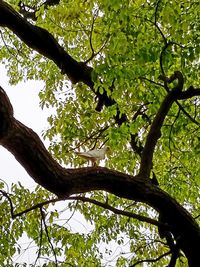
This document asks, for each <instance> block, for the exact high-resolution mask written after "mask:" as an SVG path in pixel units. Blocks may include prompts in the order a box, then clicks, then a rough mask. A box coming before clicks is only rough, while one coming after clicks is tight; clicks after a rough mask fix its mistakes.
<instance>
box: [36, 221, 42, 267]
mask: <svg viewBox="0 0 200 267" xmlns="http://www.w3.org/2000/svg"><path fill="white" fill-rule="evenodd" d="M42 236H43V227H42V217H41V220H40V244H39V250H38V254H37V258H36V260H35V263H34V266H36V263H37V261H38V259H39V258H40V255H41V249H42Z"/></svg>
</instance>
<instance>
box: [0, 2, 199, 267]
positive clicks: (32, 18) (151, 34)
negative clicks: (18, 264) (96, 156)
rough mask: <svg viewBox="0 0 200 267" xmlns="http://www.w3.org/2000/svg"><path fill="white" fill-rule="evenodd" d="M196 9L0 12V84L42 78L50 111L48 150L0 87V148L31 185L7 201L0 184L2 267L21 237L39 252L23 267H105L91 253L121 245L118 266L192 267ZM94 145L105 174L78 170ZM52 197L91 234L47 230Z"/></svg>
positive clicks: (75, 6)
mask: <svg viewBox="0 0 200 267" xmlns="http://www.w3.org/2000/svg"><path fill="white" fill-rule="evenodd" d="M198 7H199V5H198V1H191V0H190V1H186V0H183V1H165V0H158V1H153V0H152V1H144V0H137V1H127V0H120V1H119V0H112V1H111V0H106V1H104V0H99V1H95V0H91V1H87V0H86V1H78V0H77V1H71V0H69V1H59V0H57V1H53V0H47V1H45V2H42V1H33V0H32V1H31V0H30V1H28V0H27V1H9V3H6V2H4V1H0V26H1V37H2V42H1V52H0V55H1V62H3V63H4V64H5V65H6V67H7V71H8V76H9V78H10V83H12V84H16V83H18V82H19V81H21V80H22V79H23V80H29V79H33V80H42V81H44V82H45V88H44V90H43V91H41V92H40V98H41V106H42V107H44V106H47V107H53V108H54V109H55V110H56V114H52V116H51V117H49V119H48V122H49V125H50V127H49V130H48V131H47V132H46V133H45V135H44V136H45V138H48V139H49V140H50V146H49V151H47V150H46V149H45V147H44V145H43V143H42V141H41V140H40V139H39V137H38V136H37V134H36V133H34V132H33V130H31V129H30V128H28V127H26V126H25V125H23V124H22V123H20V122H19V121H17V120H16V119H15V118H14V117H13V107H12V105H11V103H10V101H9V99H8V97H7V95H6V93H5V91H4V90H3V88H1V90H0V121H1V123H0V144H1V145H2V146H3V147H5V148H6V149H8V150H9V151H10V152H11V153H12V154H13V155H14V156H15V157H16V160H18V161H19V162H20V164H21V165H22V166H23V167H24V168H25V169H26V171H27V172H28V173H29V175H30V176H31V177H32V178H33V179H34V180H35V181H36V183H37V184H38V187H37V188H36V189H35V191H34V192H30V191H29V190H28V189H26V188H24V187H23V186H21V185H20V183H19V184H17V185H13V187H12V194H11V195H9V194H8V192H6V191H5V188H4V186H5V185H4V183H3V182H2V183H1V195H2V198H1V218H2V219H1V220H2V226H1V238H2V242H1V244H2V245H1V248H2V252H1V255H0V262H1V265H4V266H15V265H14V264H15V263H14V262H13V260H12V257H13V255H14V254H15V253H18V254H20V253H21V251H20V247H19V246H17V241H18V240H19V238H20V237H21V236H22V234H23V233H26V234H27V235H28V237H29V238H30V239H32V240H34V242H35V243H36V245H37V246H38V255H37V258H36V260H35V264H34V265H33V266H39V265H37V264H38V262H39V261H38V260H39V258H40V257H47V258H49V259H48V260H47V261H46V262H45V263H44V264H43V266H55V265H56V266H104V265H105V266H106V263H105V261H103V256H104V255H103V254H104V253H103V252H104V251H103V250H101V249H100V244H101V243H102V242H103V244H104V248H106V249H107V247H109V248H110V249H111V244H113V242H114V244H115V246H114V247H116V246H117V245H121V246H122V247H123V245H124V244H125V243H128V249H129V254H127V255H128V256H127V255H124V254H123V253H121V254H120V253H119V255H118V257H117V259H116V266H136V265H138V266H169V267H171V266H190V267H196V266H197V264H198V262H199V247H200V229H199V225H198V222H199V217H200V216H199V214H200V207H199V205H198V202H199V185H200V179H199V174H200V167H199V166H200V159H199V151H200V150H199V147H200V146H199V124H200V122H199V116H200V113H199V110H198V108H199V103H200V101H199V95H200V88H199V84H198V78H199V50H200V48H199V40H200V39H199V31H200V26H199V11H198ZM104 144H106V145H108V146H109V147H110V153H109V154H108V155H107V160H106V162H105V164H106V166H105V167H100V166H95V167H82V164H83V163H84V161H83V160H82V159H81V158H78V157H77V155H76V154H75V153H74V151H76V150H78V149H82V150H87V149H93V148H100V147H102V146H103V145H104ZM60 164H65V165H67V166H70V167H68V168H64V167H62V166H61V165H60ZM55 195H56V198H55ZM61 200H63V201H65V205H66V206H67V208H68V209H69V210H70V211H71V213H72V215H71V216H73V212H79V213H80V214H82V215H83V216H84V218H85V220H86V221H87V222H88V223H90V224H91V225H92V230H91V232H90V233H88V234H82V233H73V231H70V229H69V227H67V226H64V225H59V224H58V223H56V221H55V219H56V218H57V217H58V216H59V213H58V212H57V211H56V210H53V211H52V207H51V210H50V209H49V207H50V205H51V204H52V203H55V202H58V201H61ZM11 220H13V222H12V224H11ZM8 232H10V233H11V234H10V235H9V237H8V236H7V234H8ZM107 253H108V254H109V253H111V251H108V250H107ZM52 256H53V260H52V258H51V257H52ZM51 260H52V261H53V262H54V263H53V262H52V261H51ZM145 262H146V265H144V263H145ZM107 266H108V264H107Z"/></svg>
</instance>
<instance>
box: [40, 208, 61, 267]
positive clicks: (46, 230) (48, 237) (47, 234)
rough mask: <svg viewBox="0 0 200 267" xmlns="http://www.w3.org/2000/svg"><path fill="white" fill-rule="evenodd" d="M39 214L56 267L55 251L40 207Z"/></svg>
mask: <svg viewBox="0 0 200 267" xmlns="http://www.w3.org/2000/svg"><path fill="white" fill-rule="evenodd" d="M40 214H41V218H42V222H43V225H44V229H45V232H46V236H47V239H48V241H49V244H50V247H51V249H52V251H53V254H54V258H55V266H56V267H58V260H57V256H56V252H55V249H54V247H53V244H52V242H51V239H50V236H49V231H48V227H47V225H46V221H45V213H44V211H43V209H42V207H40Z"/></svg>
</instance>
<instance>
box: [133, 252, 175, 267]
mask: <svg viewBox="0 0 200 267" xmlns="http://www.w3.org/2000/svg"><path fill="white" fill-rule="evenodd" d="M169 254H171V251H168V252H166V253H164V254H162V255H160V256H159V257H157V258H155V259H145V260H139V261H137V262H136V263H134V264H133V265H131V266H129V267H134V266H136V265H138V264H141V263H143V262H157V261H159V260H160V259H162V258H164V257H166V256H168V255H169Z"/></svg>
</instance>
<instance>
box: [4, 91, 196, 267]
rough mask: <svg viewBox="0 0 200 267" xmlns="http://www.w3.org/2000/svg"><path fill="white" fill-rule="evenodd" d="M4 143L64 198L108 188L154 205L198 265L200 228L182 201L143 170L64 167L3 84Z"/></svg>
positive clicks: (38, 179)
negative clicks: (22, 118)
mask: <svg viewBox="0 0 200 267" xmlns="http://www.w3.org/2000/svg"><path fill="white" fill-rule="evenodd" d="M173 99H174V95H173V94H172V95H171V96H170V97H168V98H167V99H166V100H165V102H166V104H168V103H171V101H172V100H173ZM165 109H166V108H165ZM164 111H165V110H164ZM160 116H161V115H160ZM156 120H158V122H157V125H160V123H159V122H161V121H162V120H163V118H162V116H161V118H157V119H156ZM154 124H156V123H155V122H154ZM158 128H159V127H158ZM0 144H1V145H2V146H4V147H5V148H6V149H8V150H9V151H10V152H11V153H12V154H13V155H14V156H15V158H16V159H17V160H18V161H19V163H20V164H21V165H22V166H23V167H24V168H25V169H26V171H27V172H28V174H29V175H30V176H31V177H32V178H33V179H34V180H35V181H36V183H38V184H40V185H41V186H43V187H44V188H46V189H47V190H49V191H51V192H53V193H55V194H56V195H57V196H58V197H60V198H63V197H65V198H66V197H69V196H70V195H72V194H77V193H84V192H89V191H94V190H104V191H107V192H109V193H112V194H115V195H116V196H119V197H123V198H126V199H130V200H134V201H139V202H142V203H146V204H148V205H150V206H151V207H153V208H154V209H155V210H156V211H158V212H159V213H162V216H163V218H164V222H165V223H166V224H167V225H169V227H170V229H171V233H172V234H173V236H174V238H175V240H176V239H179V244H180V248H181V249H182V250H183V251H184V253H185V255H186V256H187V257H188V259H189V262H190V267H193V266H194V267H195V264H196V262H197V259H198V258H199V247H200V229H199V227H198V225H197V224H196V222H195V220H194V219H193V218H192V217H191V216H190V214H189V213H188V212H187V211H186V210H185V209H184V208H183V207H182V206H181V205H179V204H178V203H177V202H176V201H175V200H174V199H173V198H171V197H170V196H169V195H168V194H167V193H165V192H163V191H162V190H161V189H159V188H158V187H157V186H155V185H153V184H152V183H151V182H150V180H149V181H145V179H141V178H142V177H141V174H140V176H131V175H127V174H124V173H121V172H117V171H114V170H110V169H107V168H103V167H90V168H77V169H65V168H63V167H61V166H60V165H59V164H58V163H57V162H56V161H55V160H54V159H53V158H52V157H51V155H50V154H49V152H48V151H47V150H46V148H45V147H44V145H43V143H42V142H41V140H40V138H39V137H38V135H37V134H36V133H34V132H33V131H32V130H31V129H30V128H28V127H26V126H25V125H23V124H22V123H20V122H19V121H17V120H16V119H15V118H14V117H13V110H12V106H11V104H10V102H9V99H8V97H7V96H6V94H5V92H4V91H3V89H2V88H1V89H0ZM143 164H144V162H143ZM147 164H148V162H147Z"/></svg>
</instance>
